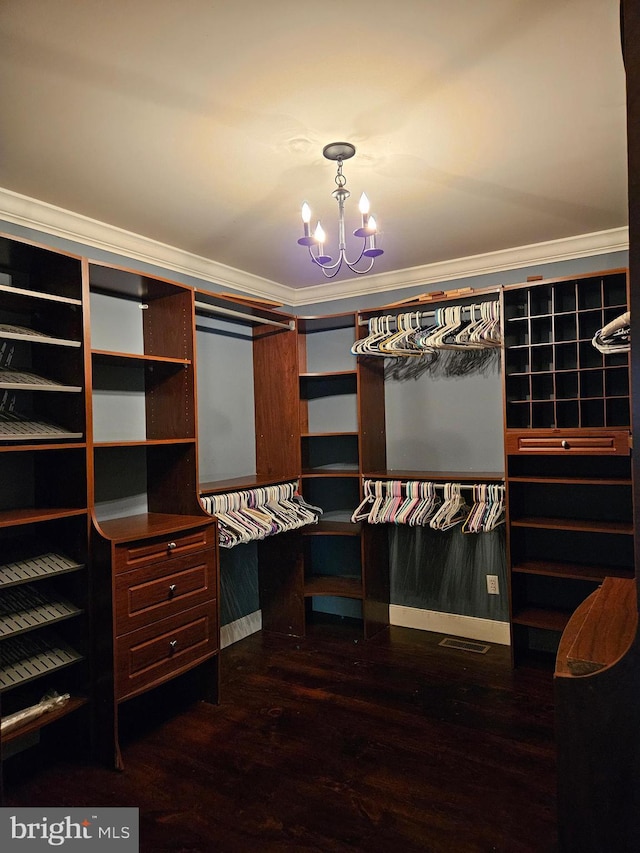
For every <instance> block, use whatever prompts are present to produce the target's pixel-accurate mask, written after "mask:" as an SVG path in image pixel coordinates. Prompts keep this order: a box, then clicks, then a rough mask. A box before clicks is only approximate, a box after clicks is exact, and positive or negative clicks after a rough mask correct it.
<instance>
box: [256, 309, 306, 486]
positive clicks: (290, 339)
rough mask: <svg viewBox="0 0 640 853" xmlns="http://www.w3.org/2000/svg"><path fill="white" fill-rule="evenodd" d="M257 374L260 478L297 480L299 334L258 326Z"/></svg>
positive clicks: (298, 444)
mask: <svg viewBox="0 0 640 853" xmlns="http://www.w3.org/2000/svg"><path fill="white" fill-rule="evenodd" d="M253 370H254V384H255V391H254V399H255V430H256V473H257V476H258V478H259V479H262V480H279V479H295V478H296V477H297V476H298V474H299V472H300V429H299V425H298V418H299V403H298V340H297V335H296V332H295V331H293V330H291V331H282V330H274V329H273V328H272V327H271V326H265V325H259V326H256V327H255V328H254V330H253Z"/></svg>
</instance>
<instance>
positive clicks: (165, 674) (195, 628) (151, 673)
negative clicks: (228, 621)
mask: <svg viewBox="0 0 640 853" xmlns="http://www.w3.org/2000/svg"><path fill="white" fill-rule="evenodd" d="M217 637H218V626H217V619H216V611H215V607H213V606H212V605H211V603H210V602H207V603H205V604H201V605H198V606H197V607H192V608H190V609H189V610H186V611H184V612H182V613H178V614H176V615H175V616H171V617H169V618H168V619H163V620H161V621H160V622H154V623H151V624H149V625H146V626H145V627H144V628H140V629H138V630H137V631H132V632H131V633H129V634H125V635H124V636H122V637H118V638H117V640H116V699H117V700H118V701H121V700H123V699H128V698H130V697H131V696H134V695H136V694H137V693H141V692H142V691H144V690H148V689H149V688H150V687H153V686H155V685H156V684H160V683H161V682H162V681H165V680H166V679H167V678H170V677H172V676H174V675H176V674H178V673H179V672H181V671H183V670H186V669H188V668H189V667H190V666H191V665H193V664H196V663H198V662H200V661H202V660H204V659H205V658H206V657H208V656H210V655H212V654H214V653H215V652H217V651H218V639H217Z"/></svg>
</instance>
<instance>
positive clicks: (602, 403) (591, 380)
mask: <svg viewBox="0 0 640 853" xmlns="http://www.w3.org/2000/svg"><path fill="white" fill-rule="evenodd" d="M503 305H504V311H503V315H504V318H505V320H504V325H505V330H504V331H505V365H504V366H505V399H506V427H507V429H519V428H523V427H524V428H527V427H528V428H538V429H542V428H547V429H571V428H577V429H582V428H585V429H588V428H607V427H621V426H627V427H628V426H629V424H630V412H629V406H628V398H629V381H628V364H629V360H628V356H627V355H626V354H615V355H613V356H605V355H604V354H603V353H601V352H599V351H598V350H597V349H596V348H595V347H593V345H592V343H591V340H592V338H593V336H594V335H595V333H596V332H597V331H598V330H599V329H601V328H603V327H604V326H605V325H606V324H607V323H608V322H610V321H611V320H612V319H614V318H615V317H617V316H618V315H619V314H621V313H623V312H624V311H626V306H627V297H626V271H625V270H613V271H611V272H605V273H596V274H593V275H586V276H584V277H581V278H577V279H562V280H554V281H553V282H550V283H544V284H531V285H527V286H520V285H515V286H509V287H506V288H505V289H504V293H503ZM625 371H626V373H625ZM616 374H617V375H616ZM529 383H530V384H529ZM610 386H615V387H616V389H617V391H618V393H617V394H616V395H615V397H616V398H617V401H616V402H613V401H612V400H611V399H610V398H611V395H610V394H609V393H608V392H607V391H606V390H605V389H606V388H608V387H610ZM547 399H549V400H550V401H551V403H550V404H547V403H546V400H547ZM566 400H574V401H575V402H574V404H573V405H565V404H564V402H560V401H566Z"/></svg>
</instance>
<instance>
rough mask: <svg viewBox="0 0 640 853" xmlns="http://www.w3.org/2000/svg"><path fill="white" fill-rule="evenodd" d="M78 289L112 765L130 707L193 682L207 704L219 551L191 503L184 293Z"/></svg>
mask: <svg viewBox="0 0 640 853" xmlns="http://www.w3.org/2000/svg"><path fill="white" fill-rule="evenodd" d="M89 282H90V291H91V299H92V310H93V312H94V313H95V316H96V321H95V322H94V324H93V327H92V333H93V338H94V342H95V343H96V344H98V345H97V346H95V348H94V349H93V350H92V352H91V357H92V358H91V362H92V378H93V382H92V416H93V417H92V422H93V442H92V446H93V467H94V474H95V476H94V481H93V499H92V506H93V513H92V515H93V531H92V554H93V561H94V567H95V569H96V571H97V572H98V573H99V577H100V579H101V581H100V582H99V583H97V584H96V586H97V590H98V593H97V594H98V598H99V601H100V608H99V618H98V620H97V625H96V628H97V632H98V634H99V636H100V638H101V639H100V640H99V643H98V646H99V650H100V651H99V670H100V672H101V673H102V677H101V678H100V679H99V708H100V710H101V714H102V718H101V721H100V722H101V727H102V729H103V730H104V731H109V732H112V733H113V735H112V737H111V738H106V739H105V740H106V743H105V757H106V758H107V759H108V760H110V761H113V762H114V763H115V765H116V766H121V764H122V760H121V757H120V749H119V727H120V719H121V715H122V713H124V710H128V708H129V704H130V703H131V702H132V701H133V700H135V699H137V698H139V697H141V696H143V695H144V694H146V693H148V692H149V691H151V690H154V689H155V688H157V687H159V686H160V685H163V684H165V683H166V682H168V681H171V680H173V679H175V678H178V677H180V676H186V674H187V673H192V672H194V671H196V670H197V672H198V675H199V677H200V678H201V681H202V683H201V688H200V696H201V697H202V698H205V699H207V700H209V701H216V700H217V694H218V663H217V655H218V651H219V625H218V600H219V591H218V559H217V555H218V550H217V548H218V543H217V528H216V526H215V522H214V521H213V519H212V518H211V517H210V516H208V515H207V514H206V513H205V512H204V511H203V510H202V508H201V507H200V504H199V501H198V480H197V462H196V394H195V365H194V359H193V352H194V336H195V312H194V294H193V291H192V290H191V289H190V288H187V287H184V286H182V285H179V284H176V283H173V282H169V281H165V280H164V279H157V278H153V277H151V276H146V275H142V274H139V273H136V272H134V271H130V270H126V269H120V268H114V267H110V266H105V265H101V264H95V263H93V264H90V265H89ZM106 636H111V637H112V641H111V643H107V642H105V638H106ZM125 703H127V708H126V709H125V708H124V705H125Z"/></svg>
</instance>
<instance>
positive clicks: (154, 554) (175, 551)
mask: <svg viewBox="0 0 640 853" xmlns="http://www.w3.org/2000/svg"><path fill="white" fill-rule="evenodd" d="M214 537H215V528H214V526H213V525H212V524H207V525H206V526H203V527H197V528H192V529H190V530H179V531H176V532H175V533H169V534H167V535H166V536H153V537H151V538H150V539H139V540H137V541H135V542H126V543H125V544H124V545H117V546H116V554H115V564H114V571H115V572H116V574H117V573H119V572H128V571H130V570H131V569H135V568H137V567H138V566H145V565H148V564H149V563H157V562H158V561H159V560H162V559H164V558H166V557H178V556H180V555H182V554H189V553H190V552H192V551H200V550H202V549H203V548H208V547H211V546H212V545H213V544H214Z"/></svg>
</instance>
